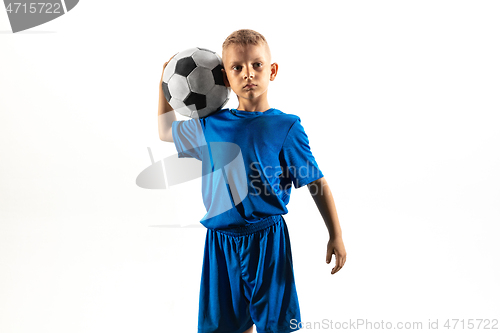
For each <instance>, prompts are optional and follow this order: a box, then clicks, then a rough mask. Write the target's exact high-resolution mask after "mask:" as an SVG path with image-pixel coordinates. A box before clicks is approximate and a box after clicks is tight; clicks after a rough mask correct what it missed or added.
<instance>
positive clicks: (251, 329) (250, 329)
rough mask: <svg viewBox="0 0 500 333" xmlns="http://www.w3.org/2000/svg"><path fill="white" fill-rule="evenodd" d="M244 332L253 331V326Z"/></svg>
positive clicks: (249, 332) (250, 332)
mask: <svg viewBox="0 0 500 333" xmlns="http://www.w3.org/2000/svg"><path fill="white" fill-rule="evenodd" d="M243 333H253V326H252V327H250V328H249V329H247V330H246V331H245V332H243Z"/></svg>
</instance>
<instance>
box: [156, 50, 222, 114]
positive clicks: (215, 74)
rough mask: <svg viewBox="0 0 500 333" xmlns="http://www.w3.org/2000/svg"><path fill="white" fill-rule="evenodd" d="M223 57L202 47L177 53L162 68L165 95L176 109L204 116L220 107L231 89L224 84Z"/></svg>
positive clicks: (181, 112)
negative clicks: (163, 68)
mask: <svg viewBox="0 0 500 333" xmlns="http://www.w3.org/2000/svg"><path fill="white" fill-rule="evenodd" d="M222 68H223V67H222V59H221V58H220V57H219V56H218V55H217V53H215V52H213V51H210V50H207V49H203V48H200V47H195V48H191V49H188V50H185V51H182V52H179V53H178V54H176V55H175V56H174V57H173V58H172V60H170V62H169V63H168V65H167V66H166V67H165V70H164V71H163V82H162V88H163V93H164V94H165V98H166V99H167V101H168V102H169V103H170V105H171V106H172V108H174V110H175V111H177V112H179V113H180V114H181V115H183V116H187V117H191V118H203V117H206V116H208V115H210V114H212V113H214V112H215V111H218V110H220V109H221V108H222V107H223V106H224V105H225V104H226V103H227V101H228V100H229V94H230V92H231V90H230V88H229V87H226V86H225V85H224V80H223V76H222V71H221V69H222Z"/></svg>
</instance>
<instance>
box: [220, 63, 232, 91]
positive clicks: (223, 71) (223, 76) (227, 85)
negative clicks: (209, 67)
mask: <svg viewBox="0 0 500 333" xmlns="http://www.w3.org/2000/svg"><path fill="white" fill-rule="evenodd" d="M221 71H222V79H223V80H224V84H225V85H226V87H231V85H230V84H229V80H228V79H227V75H226V71H225V70H224V68H222V69H221Z"/></svg>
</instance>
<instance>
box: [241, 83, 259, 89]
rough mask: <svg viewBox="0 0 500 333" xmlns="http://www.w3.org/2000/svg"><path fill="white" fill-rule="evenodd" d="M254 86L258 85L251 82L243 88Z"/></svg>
mask: <svg viewBox="0 0 500 333" xmlns="http://www.w3.org/2000/svg"><path fill="white" fill-rule="evenodd" d="M253 87H256V85H255V84H253V83H249V84H247V85H246V86H244V87H243V88H253Z"/></svg>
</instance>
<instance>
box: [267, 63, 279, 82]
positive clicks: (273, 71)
mask: <svg viewBox="0 0 500 333" xmlns="http://www.w3.org/2000/svg"><path fill="white" fill-rule="evenodd" d="M276 75H278V64H277V63H274V64H271V77H270V78H269V79H270V80H271V81H274V79H275V78H276Z"/></svg>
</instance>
